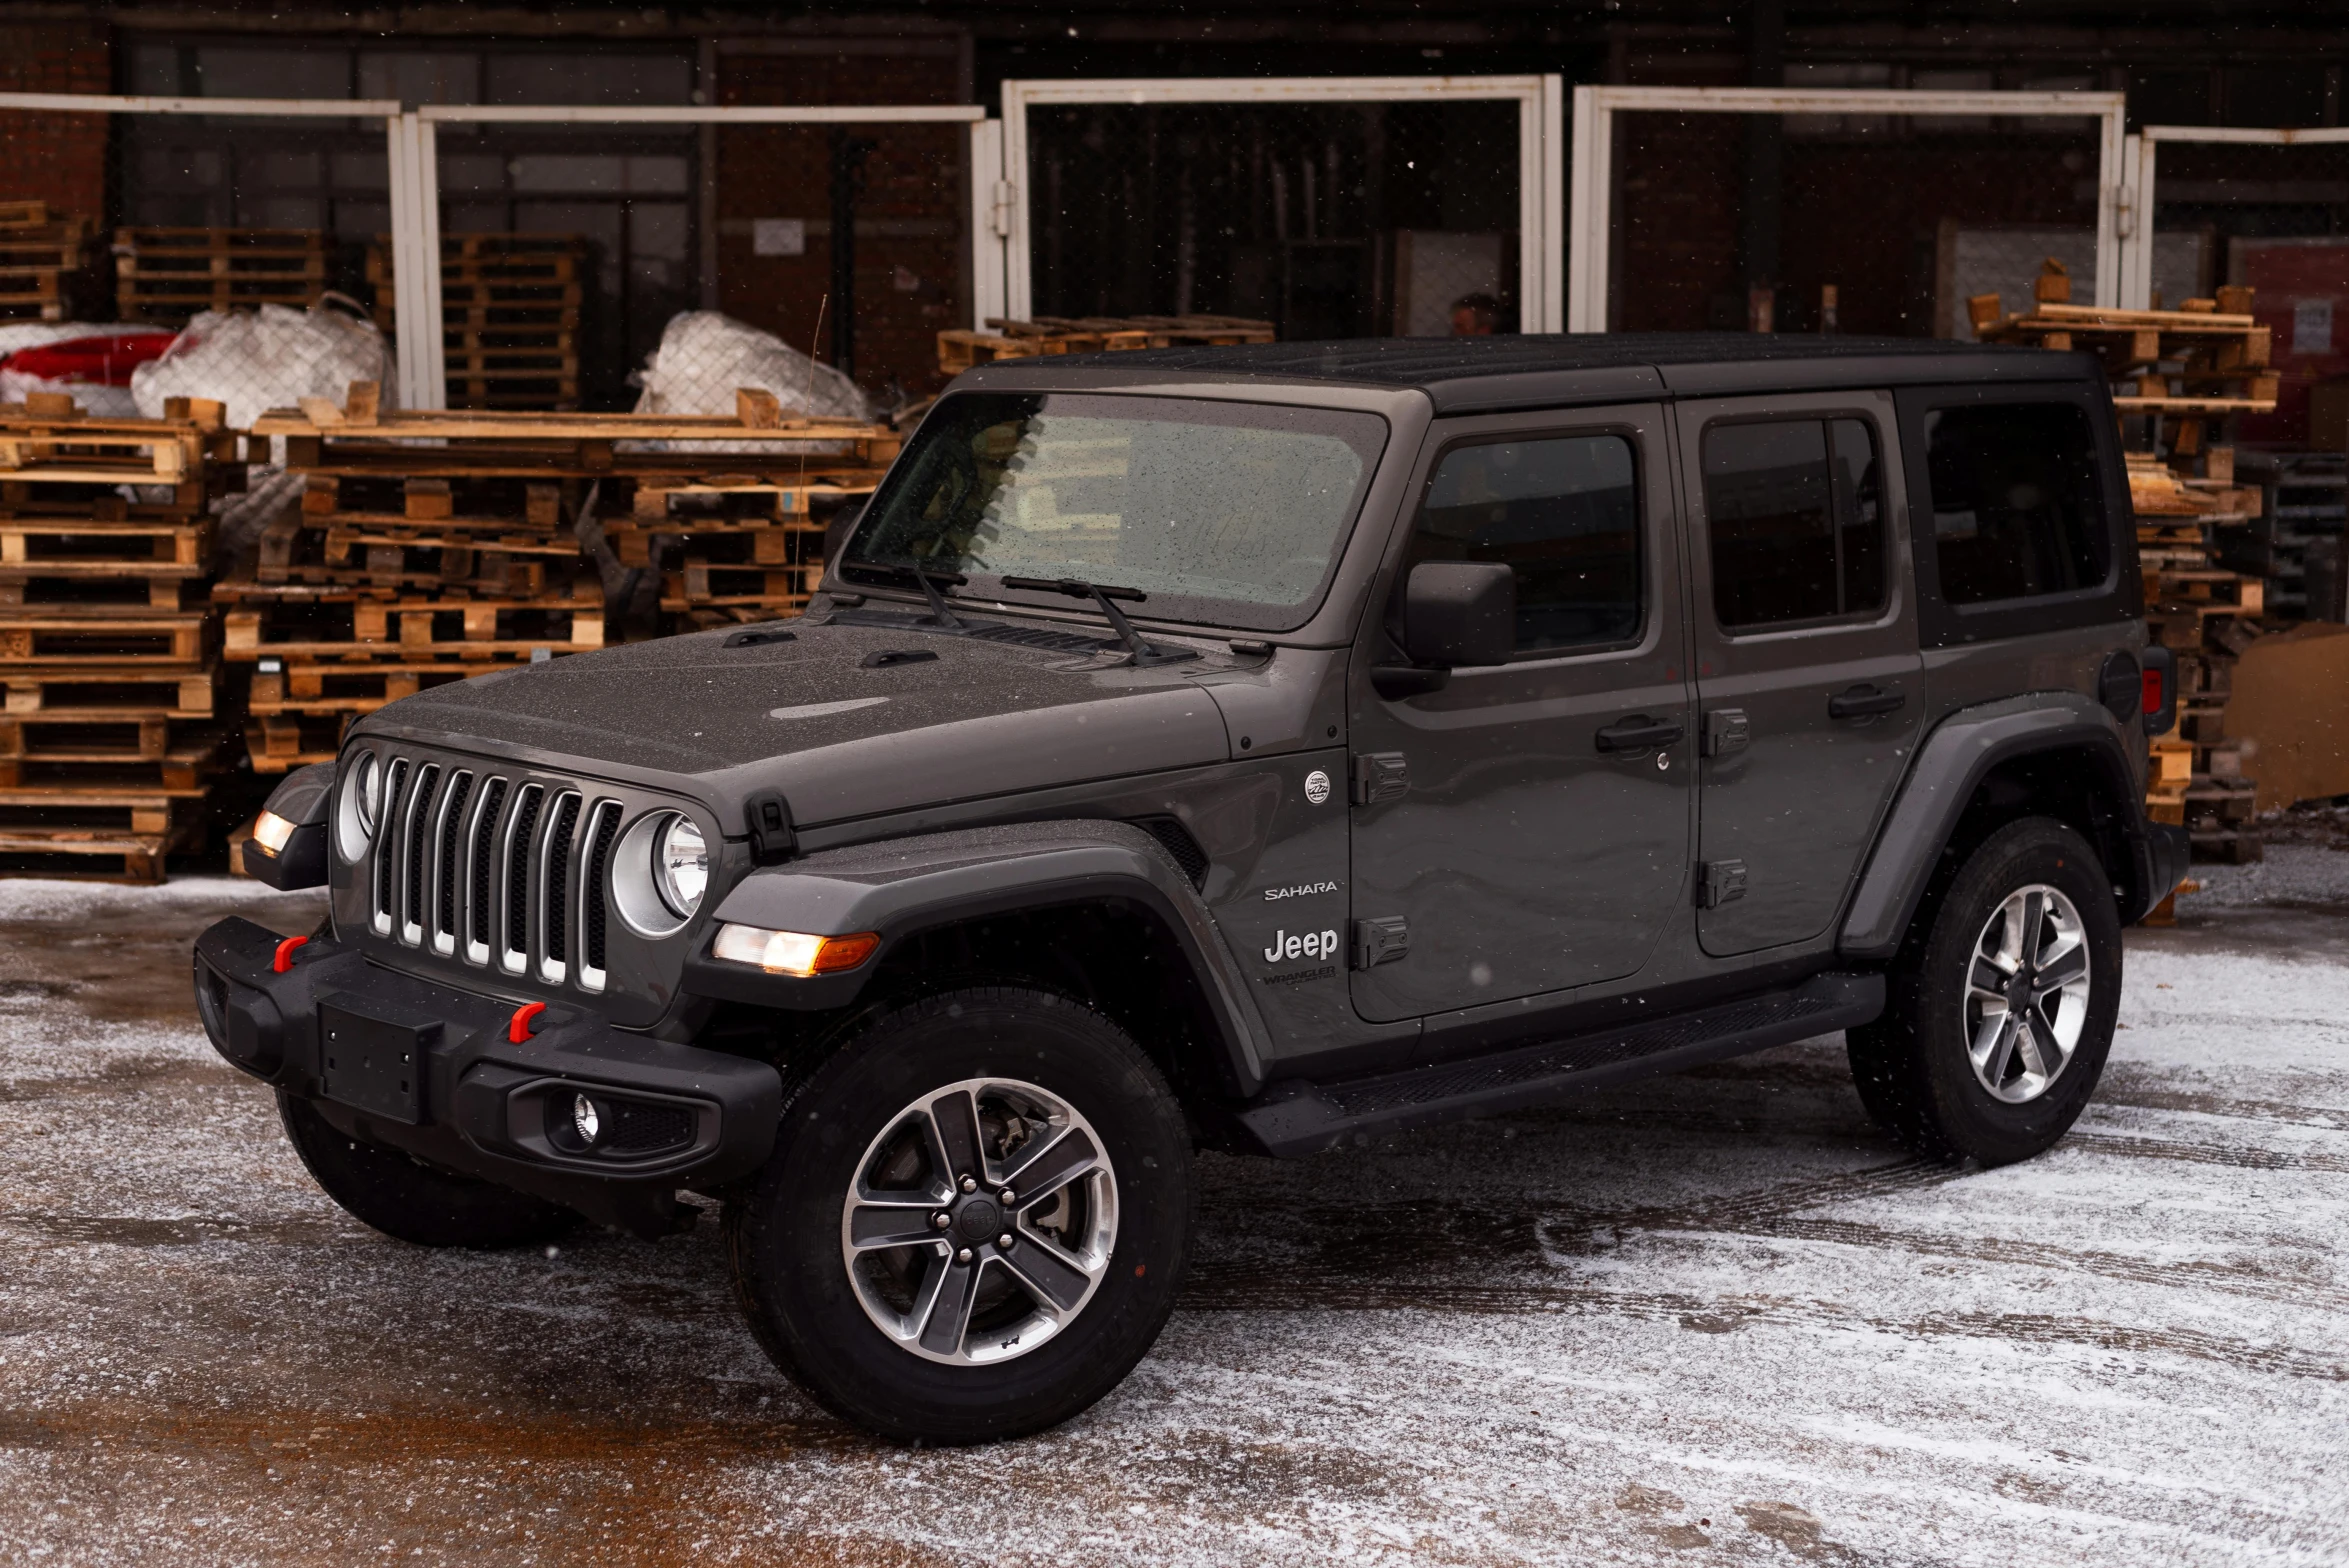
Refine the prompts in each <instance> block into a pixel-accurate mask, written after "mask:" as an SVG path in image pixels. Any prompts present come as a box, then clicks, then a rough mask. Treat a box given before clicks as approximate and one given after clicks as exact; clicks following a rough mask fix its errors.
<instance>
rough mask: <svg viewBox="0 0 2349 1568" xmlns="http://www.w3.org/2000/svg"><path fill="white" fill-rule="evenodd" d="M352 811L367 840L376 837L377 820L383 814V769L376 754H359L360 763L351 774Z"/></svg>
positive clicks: (369, 752)
mask: <svg viewBox="0 0 2349 1568" xmlns="http://www.w3.org/2000/svg"><path fill="white" fill-rule="evenodd" d="M351 809H352V815H353V816H354V817H355V818H356V819H357V821H358V824H359V832H360V833H361V834H362V835H364V836H365V837H367V838H373V837H374V836H375V819H376V818H377V817H378V816H380V815H382V813H383V768H382V767H381V765H379V764H378V763H377V762H376V760H375V753H374V752H372V751H363V752H361V753H359V761H358V764H357V765H356V767H355V768H354V769H353V771H352V774H351Z"/></svg>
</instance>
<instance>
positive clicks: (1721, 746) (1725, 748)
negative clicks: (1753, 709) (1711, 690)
mask: <svg viewBox="0 0 2349 1568" xmlns="http://www.w3.org/2000/svg"><path fill="white" fill-rule="evenodd" d="M1753 738H1754V727H1753V725H1752V724H1751V723H1750V722H1749V721H1748V720H1747V718H1746V716H1745V709H1743V708H1714V709H1711V710H1709V711H1708V712H1707V713H1706V714H1705V730H1704V739H1703V741H1702V745H1703V749H1704V754H1705V755H1706V756H1708V757H1732V756H1735V755H1736V754H1737V753H1739V752H1741V751H1743V750H1745V748H1746V747H1747V746H1748V745H1749V744H1751V742H1752V741H1753Z"/></svg>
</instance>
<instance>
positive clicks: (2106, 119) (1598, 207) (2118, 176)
mask: <svg viewBox="0 0 2349 1568" xmlns="http://www.w3.org/2000/svg"><path fill="white" fill-rule="evenodd" d="M1659 111H1661V112H1667V113H1674V114H1974V115H1982V114H2001V115H2020V114H2028V115H2065V116H2070V117H2076V118H2079V119H2092V120H2097V121H2099V122H2101V124H2100V134H2099V136H2098V145H2097V176H2096V180H2097V190H2098V201H2097V203H2096V303H2097V305H2099V306H2100V307H2104V308H2110V307H2112V306H2115V305H2117V304H2119V303H2120V300H2121V266H2122V257H2121V254H2120V251H2119V248H2118V242H2119V240H2120V239H2121V237H2122V234H2123V232H2124V230H2125V229H2127V228H2132V227H2135V225H2133V224H2132V223H2131V222H2130V220H2131V219H2133V217H2134V215H2135V214H2134V202H2133V200H2132V192H2131V189H2130V184H2131V182H2130V181H2129V179H2128V169H2127V159H2126V157H2125V152H2126V148H2125V147H2124V145H2123V140H2124V137H2125V135H2126V132H2127V99H2126V97H2125V95H2124V94H2121V93H2053V92H2012V93H2002V92H1929V91H1924V90H1921V89H1915V88H1866V87H1802V88H1797V87H1577V88H1575V89H1574V193H1573V197H1572V199H1571V212H1572V218H1571V227H1570V229H1569V232H1568V236H1567V242H1566V255H1567V288H1566V292H1567V304H1566V330H1567V331H1569V332H1604V331H1606V330H1607V278H1608V271H1607V267H1608V254H1607V253H1608V249H1609V240H1610V238H1611V235H1612V225H1613V221H1614V219H1613V212H1612V207H1613V202H1614V156H1613V141H1614V129H1615V125H1614V121H1615V116H1616V115H1617V114H1620V113H1625V112H1630V113H1639V112H1651V113H1652V112H1659Z"/></svg>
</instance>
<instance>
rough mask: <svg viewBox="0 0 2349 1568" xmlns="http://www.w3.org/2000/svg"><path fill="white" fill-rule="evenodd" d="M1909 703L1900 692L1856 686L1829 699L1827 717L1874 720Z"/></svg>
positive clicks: (1879, 687) (1875, 687) (1877, 687)
mask: <svg viewBox="0 0 2349 1568" xmlns="http://www.w3.org/2000/svg"><path fill="white" fill-rule="evenodd" d="M1907 701H1908V698H1907V697H1906V696H1904V695H1903V694H1901V693H1900V692H1897V691H1886V690H1885V689H1884V688H1883V687H1881V686H1868V685H1860V686H1854V687H1852V688H1850V689H1849V690H1848V691H1839V692H1837V693H1836V694H1835V695H1834V696H1832V697H1830V698H1828V699H1827V717H1829V718H1831V719H1872V718H1875V717H1876V716H1877V715H1879V714H1885V713H1892V712H1895V711H1896V710H1898V709H1899V707H1900V705H1901V704H1902V703H1904V702H1907Z"/></svg>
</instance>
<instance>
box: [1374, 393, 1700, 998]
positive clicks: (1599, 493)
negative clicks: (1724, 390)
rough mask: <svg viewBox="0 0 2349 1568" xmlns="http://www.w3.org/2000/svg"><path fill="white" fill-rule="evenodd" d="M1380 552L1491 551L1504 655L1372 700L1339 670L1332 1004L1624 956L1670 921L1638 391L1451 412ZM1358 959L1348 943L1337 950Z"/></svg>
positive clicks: (1378, 642)
mask: <svg viewBox="0 0 2349 1568" xmlns="http://www.w3.org/2000/svg"><path fill="white" fill-rule="evenodd" d="M1420 463H1421V467H1420V473H1419V475H1418V478H1417V482H1416V488H1415V496H1416V498H1417V500H1416V505H1415V507H1414V510H1413V516H1412V519H1411V525H1410V526H1411V534H1410V538H1409V540H1408V543H1407V545H1406V548H1405V550H1404V553H1403V556H1402V560H1401V562H1400V565H1399V567H1398V569H1397V580H1398V581H1400V580H1402V579H1404V578H1407V577H1408V575H1409V572H1410V569H1411V567H1412V566H1413V565H1415V564H1417V563H1419V562H1421V561H1441V560H1453V561H1458V560H1469V561H1506V562H1508V563H1509V565H1510V566H1511V567H1512V568H1513V569H1514V572H1515V575H1516V579H1517V599H1518V604H1517V654H1516V656H1515V658H1513V659H1512V660H1511V661H1510V662H1509V663H1508V664H1505V665H1500V666H1497V667H1494V668H1491V669H1467V670H1457V671H1454V672H1453V674H1452V677H1451V681H1450V683H1449V685H1447V686H1446V687H1445V689H1444V690H1442V691H1440V692H1435V693H1431V694H1427V695H1422V696H1414V697H1404V698H1399V699H1389V698H1385V697H1381V696H1380V695H1379V694H1378V693H1377V691H1376V690H1375V689H1374V688H1373V686H1372V685H1371V682H1370V679H1369V671H1370V667H1371V666H1372V665H1373V664H1376V663H1378V662H1381V661H1382V660H1391V659H1393V658H1395V657H1396V654H1395V652H1394V651H1393V650H1392V649H1391V648H1388V647H1385V646H1384V644H1385V641H1386V639H1385V638H1384V637H1383V636H1380V635H1373V636H1371V637H1368V638H1365V639H1363V641H1362V644H1361V645H1360V646H1358V648H1357V651H1356V655H1355V658H1356V663H1355V666H1354V668H1353V670H1352V673H1351V686H1350V703H1351V708H1352V714H1351V725H1352V735H1353V740H1354V746H1355V751H1356V757H1355V783H1356V794H1355V799H1356V802H1357V803H1356V804H1355V806H1354V809H1353V869H1354V888H1353V900H1352V903H1353V912H1354V916H1355V918H1356V921H1357V923H1358V924H1357V932H1358V949H1359V938H1360V936H1361V933H1362V932H1363V929H1364V928H1365V927H1367V928H1368V936H1369V937H1370V938H1374V939H1375V940H1372V941H1370V942H1369V944H1368V947H1367V949H1359V950H1360V958H1361V959H1368V960H1371V961H1370V962H1368V964H1367V966H1366V967H1357V968H1356V969H1355V970H1354V973H1353V976H1352V986H1353V993H1354V1005H1355V1008H1356V1010H1357V1011H1358V1012H1359V1013H1360V1014H1361V1015H1362V1016H1363V1017H1365V1018H1368V1019H1373V1020H1377V1021H1381V1022H1386V1021H1392V1020H1396V1019H1403V1018H1412V1017H1420V1016H1425V1015H1427V1014H1430V1013H1437V1012H1445V1011H1449V1010H1452V1009H1455V1008H1465V1007H1474V1006H1477V1005H1479V1004H1481V1003H1486V1002H1499V1001H1507V1000H1512V999H1514V998H1518V997H1523V996H1530V995H1533V994H1535V993H1538V992H1543V991H1554V990H1558V989H1561V988H1564V987H1568V986H1576V985H1587V984H1590V983H1592V982H1594V981H1600V980H1609V979H1615V978H1618V977H1620V976H1624V975H1629V974H1633V973H1636V972H1637V971H1638V970H1639V969H1640V968H1641V966H1642V965H1644V964H1645V963H1646V962H1647V959H1648V955H1649V954H1650V953H1651V952H1652V951H1653V950H1654V948H1655V945H1656V941H1657V939H1658V937H1659V936H1660V935H1661V934H1662V932H1663V931H1664V929H1665V928H1666V925H1667V924H1668V923H1670V922H1672V921H1675V920H1678V919H1683V918H1685V916H1684V914H1683V913H1682V912H1683V911H1684V910H1685V909H1686V908H1687V903H1686V899H1687V887H1688V861H1689V822H1690V803H1691V802H1690V796H1691V792H1692V786H1691V784H1690V774H1691V769H1690V767H1689V765H1688V764H1689V760H1690V758H1691V757H1692V756H1693V754H1694V751H1693V747H1692V746H1691V744H1690V743H1689V740H1688V738H1687V731H1688V721H1689V717H1690V714H1689V698H1690V690H1689V685H1688V666H1687V654H1686V642H1685V638H1686V634H1687V633H1686V626H1685V624H1684V621H1683V618H1682V611H1681V604H1682V593H1681V581H1682V578H1681V572H1680V555H1679V547H1678V542H1677V540H1676V538H1675V537H1674V529H1673V518H1672V514H1671V506H1670V501H1671V494H1672V486H1671V484H1670V482H1669V476H1670V470H1669V466H1668V463H1669V460H1668V457H1667V448H1666V442H1665V435H1664V424H1663V414H1662V412H1661V410H1660V409H1658V408H1656V407H1655V406H1653V405H1642V406H1634V407H1626V408H1610V409H1577V410H1574V411H1572V412H1571V413H1563V414H1549V415H1540V416H1530V415H1510V416H1506V417H1496V418H1490V419H1477V420H1459V421H1455V422H1451V423H1449V424H1445V425H1441V426H1438V427H1437V430H1436V431H1435V432H1434V433H1433V434H1431V436H1430V438H1429V443H1428V450H1427V451H1426V453H1425V454H1423V456H1422V457H1421V459H1420ZM1358 961H1359V960H1358Z"/></svg>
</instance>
